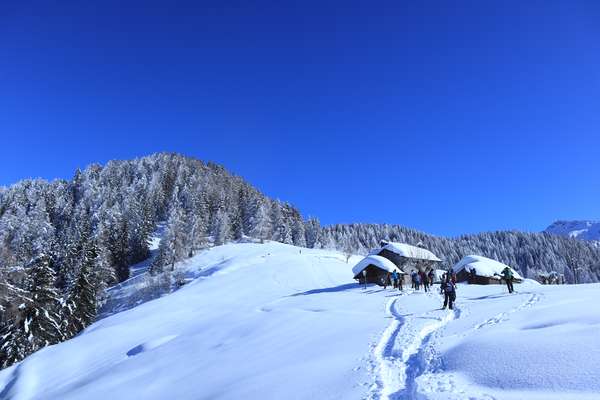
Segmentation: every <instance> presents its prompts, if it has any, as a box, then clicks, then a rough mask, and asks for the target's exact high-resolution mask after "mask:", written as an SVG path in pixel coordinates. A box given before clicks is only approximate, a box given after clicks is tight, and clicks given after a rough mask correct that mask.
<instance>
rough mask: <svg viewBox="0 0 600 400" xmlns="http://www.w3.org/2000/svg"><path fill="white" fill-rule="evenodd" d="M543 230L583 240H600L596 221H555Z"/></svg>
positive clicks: (599, 225) (599, 226)
mask: <svg viewBox="0 0 600 400" xmlns="http://www.w3.org/2000/svg"><path fill="white" fill-rule="evenodd" d="M545 232H548V233H551V234H553V235H560V236H568V237H572V238H577V239H584V240H600V222H598V221H556V222H554V223H553V224H552V225H550V226H549V227H548V228H546V230H545Z"/></svg>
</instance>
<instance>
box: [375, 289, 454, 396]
mask: <svg viewBox="0 0 600 400" xmlns="http://www.w3.org/2000/svg"><path fill="white" fill-rule="evenodd" d="M413 298H414V299H418V300H417V301H416V302H413V301H411V300H413ZM403 300H404V301H403ZM403 302H404V303H408V304H411V306H412V307H411V308H413V309H415V308H416V312H414V313H411V314H401V312H400V307H401V304H402V303H403ZM439 304H440V298H439V296H437V295H435V294H434V293H433V291H432V292H429V293H428V294H423V293H420V292H412V293H411V294H410V295H409V296H401V297H397V298H395V299H393V300H389V301H388V303H387V306H386V310H387V311H386V314H387V315H388V316H389V317H392V318H393V320H392V322H391V323H390V325H389V326H388V327H387V328H386V329H385V331H384V332H383V334H382V336H381V338H380V340H379V342H378V344H377V345H376V346H375V348H374V350H373V355H374V357H373V358H374V363H373V365H372V368H371V369H372V370H373V372H374V373H375V374H376V376H377V377H376V379H375V383H374V385H373V386H372V388H371V393H370V394H369V397H368V398H369V399H373V400H387V399H390V400H395V399H397V400H400V399H413V398H415V397H414V396H415V394H416V392H417V386H416V379H417V377H418V376H420V375H421V374H422V373H423V371H425V370H426V369H427V367H428V365H429V364H430V363H431V362H432V357H431V351H430V350H431V349H430V347H431V346H430V344H431V341H432V338H433V337H434V335H435V333H436V332H437V331H439V330H440V329H441V328H442V327H444V326H445V325H446V324H447V323H449V322H450V321H452V320H453V319H455V318H456V317H457V316H458V315H459V314H458V313H457V312H456V311H445V310H440V309H439V308H437V307H438V306H439ZM409 307H410V306H409ZM409 307H407V308H409Z"/></svg>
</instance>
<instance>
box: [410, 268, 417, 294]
mask: <svg viewBox="0 0 600 400" xmlns="http://www.w3.org/2000/svg"><path fill="white" fill-rule="evenodd" d="M410 279H411V281H412V286H411V287H412V288H413V289H416V288H417V272H416V271H415V270H414V269H413V270H412V272H411V273H410Z"/></svg>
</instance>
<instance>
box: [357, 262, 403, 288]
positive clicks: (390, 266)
mask: <svg viewBox="0 0 600 400" xmlns="http://www.w3.org/2000/svg"><path fill="white" fill-rule="evenodd" d="M394 271H396V273H398V274H400V275H401V276H402V275H405V273H404V272H403V271H402V270H400V269H399V268H398V267H397V266H396V265H395V264H394V263H393V262H391V261H390V260H388V259H387V258H384V257H381V256H378V255H370V256H367V257H365V258H363V259H362V260H361V261H360V262H359V263H358V264H356V265H355V266H354V267H353V268H352V273H353V274H354V279H356V280H358V282H359V283H361V284H364V283H375V284H377V285H379V286H384V285H385V281H386V279H387V277H388V274H391V273H392V272H394ZM365 281H366V282H365Z"/></svg>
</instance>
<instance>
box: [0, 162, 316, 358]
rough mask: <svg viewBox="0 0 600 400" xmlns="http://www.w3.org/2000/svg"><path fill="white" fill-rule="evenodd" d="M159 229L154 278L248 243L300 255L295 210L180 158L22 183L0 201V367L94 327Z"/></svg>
mask: <svg viewBox="0 0 600 400" xmlns="http://www.w3.org/2000/svg"><path fill="white" fill-rule="evenodd" d="M158 221H167V229H166V234H165V238H164V239H163V241H162V243H161V247H160V249H159V255H158V257H157V259H156V261H155V263H154V265H153V267H152V272H153V273H154V274H158V273H161V272H162V270H163V267H164V266H166V265H172V264H174V263H175V262H176V261H178V260H181V259H183V258H186V257H189V256H191V255H193V254H194V252H196V251H197V250H199V249H201V248H202V247H204V246H207V245H208V244H209V243H211V244H217V245H218V244H222V243H224V242H225V241H228V240H233V239H240V238H242V237H244V236H246V235H247V236H250V237H254V238H257V239H271V240H275V241H280V242H283V243H290V244H292V243H293V244H296V245H299V246H305V245H306V240H305V231H304V222H303V220H302V218H301V216H300V213H299V212H298V211H297V210H296V209H295V208H293V207H292V206H290V205H289V204H286V203H281V202H279V201H276V200H271V199H269V198H267V197H265V196H264V195H263V194H262V193H260V192H259V191H258V190H257V189H255V188H254V187H252V186H250V185H249V184H247V183H245V182H244V181H243V180H242V179H241V178H239V177H237V176H234V175H232V174H230V173H229V172H227V171H226V170H225V169H223V168H222V167H220V166H218V165H215V164H211V163H209V164H204V163H203V162H201V161H198V160H195V159H191V158H187V157H183V156H181V155H176V154H164V153H161V154H155V155H151V156H148V157H144V158H140V159H136V160H132V161H111V162H109V163H108V164H107V165H106V166H104V167H103V166H100V165H91V166H89V167H88V168H86V169H85V170H84V171H77V172H76V173H75V176H74V177H73V179H72V180H70V181H66V180H57V181H54V182H46V181H43V180H26V181H22V182H19V183H17V184H15V185H13V186H11V187H9V188H4V189H2V190H1V191H0V329H1V331H0V332H1V336H0V366H7V365H10V364H11V363H13V362H14V361H18V360H20V359H22V358H23V357H24V356H26V355H27V354H29V353H31V352H33V351H35V350H37V349H39V348H41V347H44V346H46V345H48V344H52V343H56V342H58V341H61V340H64V339H67V338H69V337H71V336H73V335H74V334H76V333H78V332H79V331H80V330H81V329H83V328H84V327H85V326H87V325H88V324H89V323H90V322H91V321H93V320H94V318H95V314H96V306H97V302H98V300H99V299H100V297H101V296H102V294H103V291H104V289H105V288H106V286H107V285H111V284H114V283H117V282H121V281H123V280H126V279H127V278H128V276H129V268H128V266H129V265H130V264H133V263H135V262H137V261H140V260H142V259H144V258H146V257H147V255H148V244H147V240H148V237H149V235H150V233H151V232H152V231H153V229H154V227H155V225H156V223H157V222H158ZM308 237H309V238H310V237H311V235H310V233H309V234H308Z"/></svg>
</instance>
